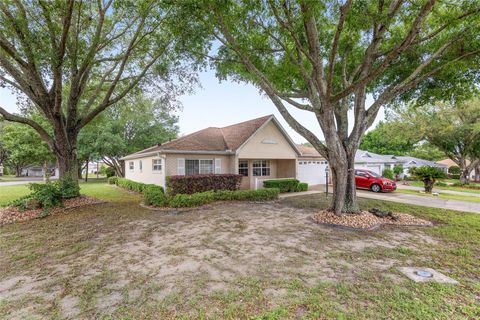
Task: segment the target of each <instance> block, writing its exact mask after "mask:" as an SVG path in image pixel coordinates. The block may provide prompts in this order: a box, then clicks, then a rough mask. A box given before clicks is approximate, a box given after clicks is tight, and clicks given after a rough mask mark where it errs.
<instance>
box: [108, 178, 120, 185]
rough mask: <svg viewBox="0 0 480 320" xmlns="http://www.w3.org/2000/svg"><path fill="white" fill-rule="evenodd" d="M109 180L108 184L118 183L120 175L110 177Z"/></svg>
mask: <svg viewBox="0 0 480 320" xmlns="http://www.w3.org/2000/svg"><path fill="white" fill-rule="evenodd" d="M107 181H108V184H117V181H118V177H109V178H108V179H107Z"/></svg>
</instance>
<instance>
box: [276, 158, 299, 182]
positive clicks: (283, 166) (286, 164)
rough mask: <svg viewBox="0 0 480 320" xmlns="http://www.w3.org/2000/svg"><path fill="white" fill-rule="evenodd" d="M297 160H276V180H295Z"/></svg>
mask: <svg viewBox="0 0 480 320" xmlns="http://www.w3.org/2000/svg"><path fill="white" fill-rule="evenodd" d="M296 176H297V160H277V178H295V177H296Z"/></svg>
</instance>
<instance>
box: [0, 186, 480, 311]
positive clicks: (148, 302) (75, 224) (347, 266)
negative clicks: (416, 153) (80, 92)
mask: <svg viewBox="0 0 480 320" xmlns="http://www.w3.org/2000/svg"><path fill="white" fill-rule="evenodd" d="M81 187H82V193H85V194H89V195H92V196H96V197H99V198H102V199H105V200H109V201H111V202H110V203H107V204H101V205H96V206H89V207H85V208H80V209H77V210H74V211H73V210H72V211H70V212H69V213H68V214H62V215H56V216H50V217H47V218H46V219H37V220H33V221H30V222H26V223H19V224H14V225H7V226H4V227H2V228H0V239H1V241H0V270H1V271H2V272H0V287H1V286H2V285H3V286H4V287H5V286H8V285H9V281H10V280H11V279H15V278H18V279H21V281H20V282H19V283H18V284H17V286H16V287H15V288H13V289H9V290H5V291H2V301H0V318H1V319H9V318H11V319H15V318H45V319H59V318H65V317H69V318H85V319H90V318H98V319H207V318H208V319H268V320H270V319H271V320H274V319H419V320H420V319H421V320H424V319H432V320H433V319H479V318H480V308H479V303H478V302H479V301H478V297H480V284H479V283H480V271H479V270H480V215H479V214H472V213H462V212H457V211H451V210H444V209H434V208H427V207H418V206H414V205H408V204H401V203H394V202H386V201H380V200H372V199H364V198H360V199H359V203H360V206H361V207H362V208H363V209H371V208H372V207H375V208H380V209H383V210H390V211H393V212H404V213H409V214H412V215H415V216H419V217H422V218H425V219H429V220H431V221H433V222H435V226H434V227H430V228H413V227H410V228H396V227H386V228H381V229H378V230H376V231H371V232H351V231H345V230H340V229H331V228H327V227H321V226H319V225H316V224H314V223H313V222H311V220H310V219H309V217H311V215H312V214H313V213H314V212H316V211H317V210H320V209H324V208H326V207H327V206H328V204H329V201H330V197H328V198H327V197H325V196H324V195H309V196H300V197H291V198H286V199H282V200H280V201H278V202H277V203H265V204H262V203H256V204H255V203H233V204H230V203H223V204H215V205H213V206H209V207H207V208H202V209H193V210H192V211H188V212H183V213H178V212H175V213H165V212H162V211H150V210H146V209H144V208H142V207H140V206H139V205H138V202H139V200H140V197H139V196H138V195H134V194H130V193H127V192H124V191H123V190H121V189H118V188H115V187H112V186H109V185H106V184H104V183H93V182H91V183H86V184H82V185H81ZM5 188H11V189H2V187H0V195H2V196H3V195H4V192H3V191H4V190H9V192H10V193H11V194H13V195H19V194H20V193H21V192H22V191H21V190H23V191H24V192H25V191H26V188H25V187H24V189H15V188H14V187H5ZM11 196H12V195H11ZM399 266H423V267H431V268H434V269H436V270H439V271H441V272H443V273H445V274H447V275H448V276H450V277H452V278H454V279H456V280H458V281H459V282H460V285H457V286H454V285H446V284H434V283H432V284H430V283H424V284H418V283H413V282H411V281H410V280H408V279H406V278H405V277H404V276H403V275H401V274H400V273H399V272H398V270H397V267H399ZM68 315H70V316H68Z"/></svg>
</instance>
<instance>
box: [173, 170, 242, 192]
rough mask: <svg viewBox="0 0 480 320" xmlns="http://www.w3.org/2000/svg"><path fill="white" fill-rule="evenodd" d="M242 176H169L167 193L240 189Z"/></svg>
mask: <svg viewBox="0 0 480 320" xmlns="http://www.w3.org/2000/svg"><path fill="white" fill-rule="evenodd" d="M241 182H242V176H241V175H239V174H199V175H192V176H178V175H177V176H170V177H167V191H168V192H167V193H168V194H169V195H172V196H174V195H176V194H193V193H198V192H205V191H210V190H214V191H217V190H238V189H239V188H240V183H241Z"/></svg>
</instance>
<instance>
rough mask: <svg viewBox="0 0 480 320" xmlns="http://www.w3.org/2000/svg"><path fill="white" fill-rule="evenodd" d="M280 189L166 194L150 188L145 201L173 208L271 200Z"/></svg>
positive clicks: (146, 191) (276, 195) (145, 195)
mask: <svg viewBox="0 0 480 320" xmlns="http://www.w3.org/2000/svg"><path fill="white" fill-rule="evenodd" d="M279 193H280V190H279V189H277V188H268V189H267V188H265V189H259V190H218V191H206V192H197V193H193V194H176V195H174V196H166V195H165V194H164V193H163V190H162V191H161V190H160V189H158V188H157V189H150V186H149V187H147V189H146V190H145V191H144V201H145V204H147V205H153V206H158V207H171V208H189V207H198V206H202V205H206V204H208V203H212V202H214V201H270V200H275V199H277V198H278V194H279Z"/></svg>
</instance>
